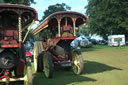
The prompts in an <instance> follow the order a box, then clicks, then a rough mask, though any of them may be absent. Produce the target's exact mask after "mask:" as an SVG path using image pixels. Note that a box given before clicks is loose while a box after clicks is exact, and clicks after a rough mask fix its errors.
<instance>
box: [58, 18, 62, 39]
mask: <svg viewBox="0 0 128 85" xmlns="http://www.w3.org/2000/svg"><path fill="white" fill-rule="evenodd" d="M57 21H58V36H59V37H60V30H61V29H60V21H61V19H57Z"/></svg>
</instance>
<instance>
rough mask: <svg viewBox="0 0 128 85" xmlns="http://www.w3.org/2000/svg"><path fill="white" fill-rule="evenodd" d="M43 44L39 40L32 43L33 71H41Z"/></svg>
mask: <svg viewBox="0 0 128 85" xmlns="http://www.w3.org/2000/svg"><path fill="white" fill-rule="evenodd" d="M42 51H43V46H42V42H41V41H36V42H35V44H34V57H33V58H34V59H33V60H34V69H35V72H41V71H43V54H42Z"/></svg>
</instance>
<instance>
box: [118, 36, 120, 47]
mask: <svg viewBox="0 0 128 85" xmlns="http://www.w3.org/2000/svg"><path fill="white" fill-rule="evenodd" d="M117 43H118V47H120V37H119V38H118V39H117Z"/></svg>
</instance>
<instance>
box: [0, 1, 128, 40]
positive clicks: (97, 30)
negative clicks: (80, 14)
mask: <svg viewBox="0 0 128 85" xmlns="http://www.w3.org/2000/svg"><path fill="white" fill-rule="evenodd" d="M1 2H4V3H11V4H23V5H27V6H30V5H31V4H36V2H35V1H34V0H2V1H1ZM1 2H0V3H1ZM127 5H128V0H88V5H87V6H85V8H83V9H86V12H85V14H86V15H87V16H88V24H87V26H86V27H84V28H83V29H82V30H81V32H87V33H85V34H89V33H91V34H99V35H101V36H102V37H103V38H104V39H107V36H108V35H111V34H112V35H117V34H125V36H126V37H128V6H127ZM69 10H71V7H70V6H68V5H66V4H65V3H62V4H59V3H57V4H55V5H50V6H49V7H48V8H47V9H46V10H45V11H44V15H43V16H42V19H41V20H40V21H43V20H44V19H45V18H46V17H47V16H49V15H50V14H52V13H54V12H57V11H69Z"/></svg>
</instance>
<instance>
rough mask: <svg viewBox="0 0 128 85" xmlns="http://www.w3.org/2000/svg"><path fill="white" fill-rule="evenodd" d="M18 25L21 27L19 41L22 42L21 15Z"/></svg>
mask: <svg viewBox="0 0 128 85" xmlns="http://www.w3.org/2000/svg"><path fill="white" fill-rule="evenodd" d="M18 27H19V42H22V26H21V16H19V19H18Z"/></svg>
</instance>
